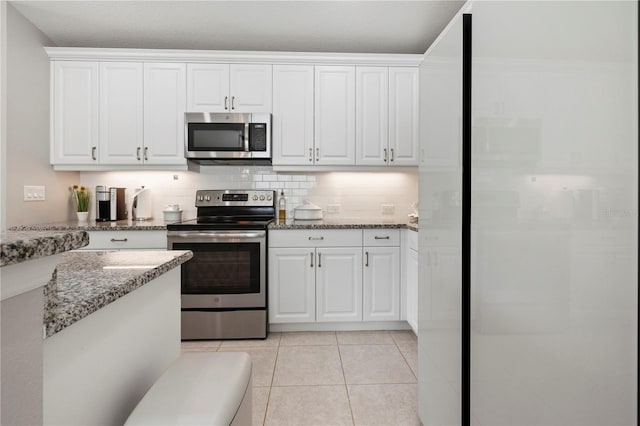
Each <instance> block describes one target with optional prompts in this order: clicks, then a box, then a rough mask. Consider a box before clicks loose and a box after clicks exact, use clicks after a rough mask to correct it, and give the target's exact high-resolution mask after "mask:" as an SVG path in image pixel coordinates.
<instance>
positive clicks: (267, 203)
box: [196, 189, 276, 207]
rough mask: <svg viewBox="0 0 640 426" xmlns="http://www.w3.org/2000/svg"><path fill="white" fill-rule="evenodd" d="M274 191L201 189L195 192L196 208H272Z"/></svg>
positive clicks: (274, 201) (274, 200) (274, 202)
mask: <svg viewBox="0 0 640 426" xmlns="http://www.w3.org/2000/svg"><path fill="white" fill-rule="evenodd" d="M275 204H276V195H275V191H267V190H263V191H261V190H248V191H245V190H236V189H225V190H219V189H201V190H198V191H196V207H219V206H222V207H224V206H229V207H233V206H256V207H258V206H259V207H274V206H275Z"/></svg>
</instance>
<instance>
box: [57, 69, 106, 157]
mask: <svg viewBox="0 0 640 426" xmlns="http://www.w3.org/2000/svg"><path fill="white" fill-rule="evenodd" d="M51 72H52V76H51V83H52V88H51V94H52V96H51V106H52V108H51V163H52V164H69V165H74V164H92V163H93V164H96V163H97V160H98V157H97V151H98V63H97V62H85V61H64V62H54V63H53V65H52V69H51Z"/></svg>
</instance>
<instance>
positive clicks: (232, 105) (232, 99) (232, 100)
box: [231, 96, 236, 109]
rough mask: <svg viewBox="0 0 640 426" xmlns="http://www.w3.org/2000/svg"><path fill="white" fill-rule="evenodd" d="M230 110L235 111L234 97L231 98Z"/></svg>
mask: <svg viewBox="0 0 640 426" xmlns="http://www.w3.org/2000/svg"><path fill="white" fill-rule="evenodd" d="M231 109H236V97H235V96H232V97H231Z"/></svg>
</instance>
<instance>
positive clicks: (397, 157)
mask: <svg viewBox="0 0 640 426" xmlns="http://www.w3.org/2000/svg"><path fill="white" fill-rule="evenodd" d="M418 90H419V87H418V68H415V67H391V68H389V164H390V165H395V166H417V165H418V146H419V140H418V128H419V121H418V120H419V109H418V103H419V92H418Z"/></svg>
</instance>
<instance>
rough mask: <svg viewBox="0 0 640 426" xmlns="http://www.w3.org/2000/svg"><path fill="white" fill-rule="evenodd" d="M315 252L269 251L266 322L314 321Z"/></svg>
mask: <svg viewBox="0 0 640 426" xmlns="http://www.w3.org/2000/svg"><path fill="white" fill-rule="evenodd" d="M315 255H316V253H315V249H313V248H311V249H306V248H281V247H270V248H269V289H268V294H269V322H270V323H285V322H315V321H316V304H315V299H316V294H315V293H316V270H315V266H314V259H315Z"/></svg>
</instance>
